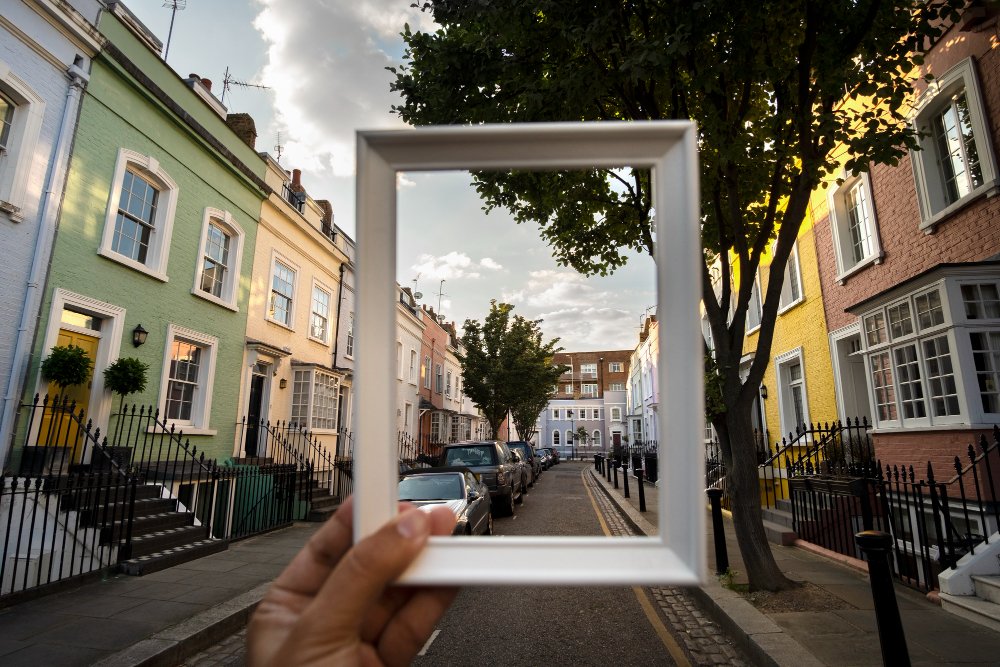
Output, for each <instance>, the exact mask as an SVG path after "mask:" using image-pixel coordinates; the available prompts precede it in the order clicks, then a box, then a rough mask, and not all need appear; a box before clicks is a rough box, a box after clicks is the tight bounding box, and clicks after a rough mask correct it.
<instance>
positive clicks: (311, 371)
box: [289, 366, 343, 433]
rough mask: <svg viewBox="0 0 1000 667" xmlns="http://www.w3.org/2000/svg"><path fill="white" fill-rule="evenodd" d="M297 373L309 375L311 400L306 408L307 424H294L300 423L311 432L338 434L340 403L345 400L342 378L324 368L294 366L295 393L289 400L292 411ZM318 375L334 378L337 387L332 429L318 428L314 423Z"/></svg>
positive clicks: (293, 381)
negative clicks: (342, 393) (342, 390)
mask: <svg viewBox="0 0 1000 667" xmlns="http://www.w3.org/2000/svg"><path fill="white" fill-rule="evenodd" d="M296 373H306V374H307V377H308V382H309V399H308V401H307V402H306V406H305V409H306V415H307V417H306V420H305V423H302V422H298V421H293V423H298V424H300V425H301V426H302V427H303V428H305V429H307V430H309V431H313V432H315V433H336V432H337V427H338V426H339V416H340V415H339V413H340V401H341V400H342V398H343V397H342V395H341V391H340V389H341V387H342V386H343V383H342V381H341V378H340V376H338V375H337V374H336V373H331V372H330V371H328V370H325V369H322V368H317V367H316V366H298V367H296V366H293V367H292V383H293V384H292V387H293V389H292V391H293V393H292V396H291V397H290V398H289V401H290V405H289V410H291V404H293V403H294V401H295V394H294V383H295V374H296ZM317 375H325V376H327V377H328V378H332V379H333V380H334V384H335V387H336V389H335V391H334V394H333V398H334V401H335V407H334V409H333V427H332V428H331V427H329V426H322V427H318V426H316V425H315V423H314V421H313V420H314V419H315V415H314V414H313V411H314V409H315V403H316V376H317Z"/></svg>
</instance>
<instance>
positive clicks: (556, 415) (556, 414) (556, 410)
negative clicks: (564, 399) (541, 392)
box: [552, 408, 561, 419]
mask: <svg viewBox="0 0 1000 667" xmlns="http://www.w3.org/2000/svg"><path fill="white" fill-rule="evenodd" d="M559 415H560V410H559V408H552V419H560V418H561V417H560V416H559Z"/></svg>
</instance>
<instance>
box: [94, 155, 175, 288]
mask: <svg viewBox="0 0 1000 667" xmlns="http://www.w3.org/2000/svg"><path fill="white" fill-rule="evenodd" d="M129 168H131V169H132V170H133V171H135V172H136V173H138V174H139V175H141V176H142V177H143V178H145V179H147V180H149V181H150V182H151V183H152V185H153V186H154V187H155V188H156V189H157V191H158V195H157V203H156V213H155V217H154V219H153V231H152V232H151V233H150V241H149V250H148V251H147V257H146V263H145V264H143V263H142V262H137V261H136V260H134V259H132V258H131V257H126V256H125V255H122V254H121V253H119V252H116V251H115V250H114V249H113V247H112V244H113V243H114V238H115V219H116V217H117V216H118V201H119V199H120V198H121V191H122V186H123V184H124V182H125V172H126V171H127V170H128V169H129ZM179 192H180V189H179V187H178V186H177V183H176V182H175V181H174V179H172V178H171V177H170V175H169V174H168V173H167V172H166V171H164V169H163V167H162V166H161V165H160V162H159V160H157V159H156V158H155V157H153V156H151V155H143V154H142V153H138V152H136V151H132V150H129V149H127V148H119V149H118V158H117V160H116V161H115V172H114V175H113V176H112V178H111V191H110V193H109V195H108V207H107V212H106V214H105V218H104V233H103V234H102V235H101V242H100V245H99V246H98V248H97V254H98V255H100V256H101V257H106V258H108V259H110V260H112V261H114V262H118V263H119V264H122V265H124V266H127V267H129V268H130V269H134V270H136V271H138V272H140V273H144V274H146V275H147V276H150V277H152V278H155V279H156V280H160V281H162V282H167V281H168V280H169V277H168V276H167V261H168V259H169V256H170V242H171V238H172V236H173V231H174V217H175V215H176V213H177V195H178V193H179Z"/></svg>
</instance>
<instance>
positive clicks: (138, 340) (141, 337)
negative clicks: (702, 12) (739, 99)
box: [132, 324, 149, 347]
mask: <svg viewBox="0 0 1000 667" xmlns="http://www.w3.org/2000/svg"><path fill="white" fill-rule="evenodd" d="M148 335H149V332H148V331H146V330H145V329H143V328H142V325H141V324H137V325H135V329H132V345H134V346H136V347H139V346H140V345H142V344H143V343H145V342H146V336H148Z"/></svg>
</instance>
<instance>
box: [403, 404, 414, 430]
mask: <svg viewBox="0 0 1000 667" xmlns="http://www.w3.org/2000/svg"><path fill="white" fill-rule="evenodd" d="M412 424H413V404H412V403H404V404H403V430H404V431H406V432H407V433H409V432H410V426H411V425H412Z"/></svg>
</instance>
